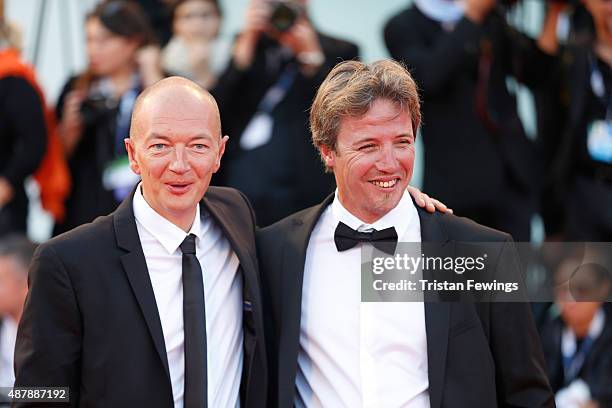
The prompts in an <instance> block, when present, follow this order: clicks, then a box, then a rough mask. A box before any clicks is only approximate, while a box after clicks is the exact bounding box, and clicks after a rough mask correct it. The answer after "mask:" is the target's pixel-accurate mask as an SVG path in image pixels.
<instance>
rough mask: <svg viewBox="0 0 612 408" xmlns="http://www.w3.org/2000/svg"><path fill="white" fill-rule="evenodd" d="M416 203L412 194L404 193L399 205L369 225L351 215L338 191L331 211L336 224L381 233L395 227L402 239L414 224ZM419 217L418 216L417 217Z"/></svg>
mask: <svg viewBox="0 0 612 408" xmlns="http://www.w3.org/2000/svg"><path fill="white" fill-rule="evenodd" d="M411 207H414V203H413V202H412V199H411V198H410V194H409V193H408V192H407V191H404V195H402V198H401V199H400V201H399V203H398V204H397V205H396V206H395V208H393V209H392V210H391V211H389V212H388V213H387V214H385V215H384V216H383V217H382V218H380V219H379V220H378V221H376V222H374V223H372V224H368V223H366V222H363V221H362V220H360V219H359V218H358V217H355V216H354V215H353V214H351V213H350V212H349V211H348V210H347V209H346V208H345V207H344V206H343V205H342V203H341V202H340V200H339V199H338V189H336V193H335V195H334V201H333V202H332V204H331V211H332V215H333V218H334V222H335V223H336V224H337V223H338V222H343V223H344V224H346V225H348V226H349V227H351V228H352V229H354V230H357V231H364V232H367V231H369V230H371V229H372V228H373V229H375V230H377V231H380V230H383V229H385V228H390V227H394V228H395V230H396V232H397V234H398V236H399V237H401V236H402V234H403V233H404V231H406V230H407V229H408V227H409V226H410V225H411V223H413V222H414V220H413V218H414V216H415V214H417V213H416V211H413V208H411ZM417 216H418V215H417Z"/></svg>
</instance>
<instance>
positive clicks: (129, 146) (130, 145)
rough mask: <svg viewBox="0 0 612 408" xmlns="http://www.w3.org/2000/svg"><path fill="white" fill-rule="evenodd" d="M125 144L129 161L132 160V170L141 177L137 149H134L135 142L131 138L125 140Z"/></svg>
mask: <svg viewBox="0 0 612 408" xmlns="http://www.w3.org/2000/svg"><path fill="white" fill-rule="evenodd" d="M123 142H124V143H125V150H127V154H128V159H129V160H130V168H131V169H132V171H133V172H134V173H136V174H138V175H140V167H139V166H138V162H137V161H136V149H135V147H134V141H133V140H132V139H130V138H129V137H127V138H125V139H123Z"/></svg>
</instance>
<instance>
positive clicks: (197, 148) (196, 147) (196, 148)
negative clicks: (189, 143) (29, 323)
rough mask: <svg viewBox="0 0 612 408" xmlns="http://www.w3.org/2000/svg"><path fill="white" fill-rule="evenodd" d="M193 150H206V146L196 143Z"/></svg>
mask: <svg viewBox="0 0 612 408" xmlns="http://www.w3.org/2000/svg"><path fill="white" fill-rule="evenodd" d="M193 148H194V149H195V150H204V149H206V145H205V144H202V143H196V144H194V145H193Z"/></svg>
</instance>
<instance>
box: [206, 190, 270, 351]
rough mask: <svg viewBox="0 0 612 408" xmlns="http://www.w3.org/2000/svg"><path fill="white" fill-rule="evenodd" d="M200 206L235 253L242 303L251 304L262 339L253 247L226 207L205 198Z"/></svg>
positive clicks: (256, 326)
mask: <svg viewBox="0 0 612 408" xmlns="http://www.w3.org/2000/svg"><path fill="white" fill-rule="evenodd" d="M201 204H202V205H203V206H204V207H205V208H206V209H207V210H208V212H209V213H210V215H211V216H212V217H213V218H214V220H215V221H216V222H217V225H219V226H220V227H221V230H222V231H223V234H224V235H225V237H226V238H227V240H228V241H229V243H230V245H231V246H232V249H233V250H234V252H236V256H237V257H238V260H239V261H240V266H241V267H242V272H243V279H244V288H245V289H244V290H243V292H244V293H243V301H250V302H251V306H252V308H253V311H254V313H253V315H254V319H255V330H256V331H258V333H256V335H257V337H258V338H260V339H261V338H263V310H262V304H261V295H260V290H259V288H260V287H261V285H260V282H259V276H258V269H257V264H256V261H255V258H256V254H255V253H254V252H252V251H250V249H253V250H254V248H253V245H252V244H250V243H249V242H248V240H247V239H246V237H245V236H244V235H243V234H241V233H240V231H244V229H245V226H244V225H238V224H237V223H236V217H234V216H232V214H231V213H230V212H229V210H228V208H227V207H226V206H223V205H219V204H218V203H217V202H216V201H214V200H210V199H209V198H207V197H206V196H205V197H204V199H203V200H202V203H201ZM245 323H246V322H245ZM262 345H263V343H262Z"/></svg>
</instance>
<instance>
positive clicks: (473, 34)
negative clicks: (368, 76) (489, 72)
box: [384, 8, 483, 94]
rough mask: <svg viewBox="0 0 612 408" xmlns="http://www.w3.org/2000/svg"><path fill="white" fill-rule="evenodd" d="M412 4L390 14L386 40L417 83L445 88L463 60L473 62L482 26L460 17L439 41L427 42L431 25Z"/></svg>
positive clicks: (434, 90) (425, 87) (428, 90)
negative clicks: (427, 24) (397, 12)
mask: <svg viewBox="0 0 612 408" xmlns="http://www.w3.org/2000/svg"><path fill="white" fill-rule="evenodd" d="M426 22H427V21H426V20H425V19H424V17H422V16H420V14H419V12H418V11H417V10H416V9H415V8H411V9H410V10H407V11H406V12H404V13H401V14H399V15H397V16H395V17H394V18H392V19H391V20H390V21H389V22H388V23H387V25H386V26H385V30H384V36H385V44H386V45H387V49H388V50H389V53H390V54H391V56H392V57H393V58H394V59H396V60H398V61H402V62H403V63H404V64H406V66H407V67H408V69H410V71H411V72H412V74H413V75H414V76H415V79H416V80H417V83H418V85H419V87H420V88H421V89H422V90H423V91H424V92H425V93H429V94H435V93H438V92H444V91H445V89H446V86H447V85H448V84H449V83H450V82H452V81H454V80H456V78H455V76H456V74H457V73H458V72H460V71H462V70H463V69H464V66H465V65H466V64H472V65H474V64H476V61H477V58H478V47H479V40H480V38H481V36H482V31H483V30H482V28H481V27H480V26H478V25H476V24H474V23H472V22H471V21H469V20H467V19H466V18H463V19H461V20H460V21H459V23H458V24H457V26H456V27H455V29H454V30H453V31H451V32H450V33H448V35H445V36H443V38H442V39H441V40H440V41H437V42H435V43H433V44H429V41H428V40H427V38H426V36H427V34H428V31H429V30H431V29H432V27H429V26H425V24H426Z"/></svg>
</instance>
